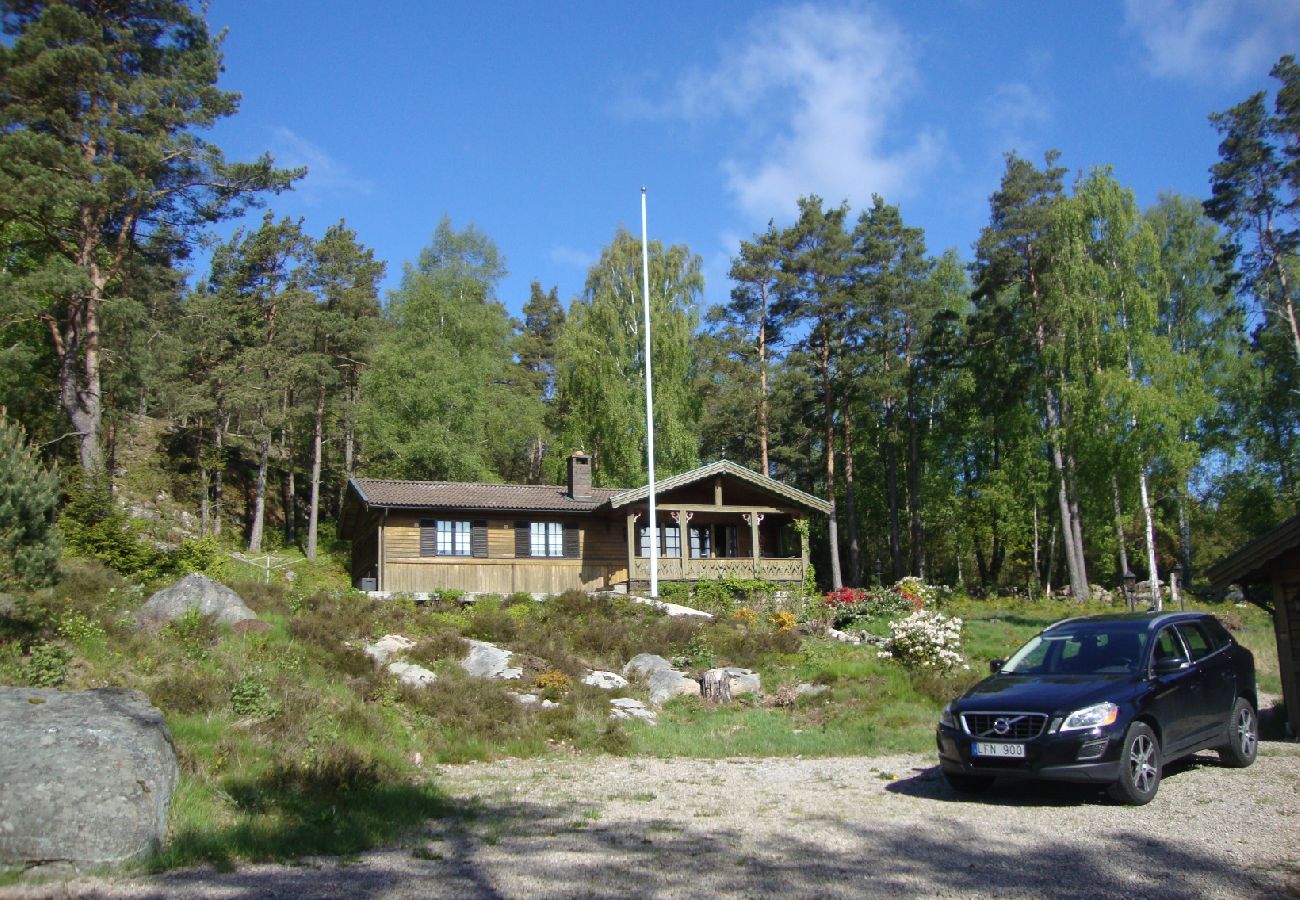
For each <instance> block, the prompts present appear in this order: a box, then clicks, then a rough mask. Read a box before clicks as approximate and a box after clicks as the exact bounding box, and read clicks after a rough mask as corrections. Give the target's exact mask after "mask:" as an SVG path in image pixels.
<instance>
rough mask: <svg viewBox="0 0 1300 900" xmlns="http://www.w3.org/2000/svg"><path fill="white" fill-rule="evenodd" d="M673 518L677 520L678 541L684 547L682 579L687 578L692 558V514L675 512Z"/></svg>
mask: <svg viewBox="0 0 1300 900" xmlns="http://www.w3.org/2000/svg"><path fill="white" fill-rule="evenodd" d="M673 518H674V519H676V520H677V529H678V534H679V537H678V540H679V541H680V542H681V546H682V555H681V563H682V578H686V577H687V573H686V568H687V563H688V562H689V561H690V558H691V531H690V524H691V514H690V513H689V512H681V511H674V512H673Z"/></svg>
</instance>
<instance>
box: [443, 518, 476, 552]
mask: <svg viewBox="0 0 1300 900" xmlns="http://www.w3.org/2000/svg"><path fill="white" fill-rule="evenodd" d="M437 553H438V555H439V556H469V555H470V552H469V522H462V521H455V520H451V519H439V520H438V525H437Z"/></svg>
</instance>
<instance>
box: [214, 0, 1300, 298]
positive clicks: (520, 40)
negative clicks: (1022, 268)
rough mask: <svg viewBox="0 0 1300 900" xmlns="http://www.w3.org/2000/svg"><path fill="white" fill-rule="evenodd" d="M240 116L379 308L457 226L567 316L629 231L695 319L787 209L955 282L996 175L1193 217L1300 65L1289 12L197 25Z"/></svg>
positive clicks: (528, 16) (231, 8) (1109, 5)
mask: <svg viewBox="0 0 1300 900" xmlns="http://www.w3.org/2000/svg"><path fill="white" fill-rule="evenodd" d="M208 20H209V23H210V24H211V25H212V26H213V28H214V29H221V28H226V29H228V35H227V38H226V41H225V45H224V50H225V63H226V74H225V76H224V77H223V80H222V85H223V87H225V88H227V89H230V90H236V91H239V92H240V93H241V94H242V95H243V102H242V108H241V111H240V113H239V114H238V115H237V116H235V117H234V118H232V119H229V120H227V121H225V122H223V123H221V124H220V125H219V126H218V127H217V128H216V129H214V130H213V132H212V133H211V134H210V135H208V136H209V137H211V138H212V139H213V140H215V141H216V142H217V144H218V145H219V146H221V147H223V149H225V151H226V153H227V155H228V156H229V157H231V158H247V157H251V156H254V155H256V154H258V153H261V152H263V151H266V150H269V151H270V152H271V153H272V154H273V155H274V156H275V157H276V159H277V161H278V162H280V163H282V164H284V165H307V166H308V167H309V168H310V174H309V175H308V176H307V178H306V179H305V180H304V181H303V182H301V183H300V185H299V186H298V188H297V189H296V190H295V191H294V192H293V193H292V194H287V195H283V196H281V197H278V198H273V199H272V201H271V204H270V206H271V208H272V209H274V210H275V212H276V213H277V214H285V215H293V216H302V217H303V218H304V219H305V222H306V227H307V229H308V231H310V232H311V233H313V234H317V235H319V234H320V233H322V232H323V231H324V229H325V228H326V227H327V226H328V225H330V224H332V223H334V222H336V221H338V220H339V219H340V218H345V219H346V220H347V222H348V224H349V225H350V226H351V227H353V228H354V229H355V230H356V231H357V232H358V235H359V237H360V239H361V240H362V241H363V242H364V243H365V244H367V245H368V246H370V247H372V248H374V250H375V252H376V255H377V256H378V257H379V258H381V259H384V260H385V261H387V263H388V278H387V280H386V282H385V287H386V288H393V287H396V285H397V284H398V282H399V280H400V275H401V271H402V267H403V265H404V264H405V263H406V262H407V261H410V260H413V259H415V257H416V255H417V254H418V253H419V251H420V250H421V248H423V247H424V246H426V245H427V244H428V242H429V239H430V237H431V235H432V233H433V230H434V228H435V226H436V225H437V224H438V221H439V220H440V219H441V218H442V216H443V215H444V214H446V215H449V216H450V217H451V219H452V222H453V224H454V225H456V226H457V227H463V226H465V225H467V224H469V223H474V224H475V225H476V226H478V227H479V228H480V229H481V230H483V231H484V232H486V233H487V234H488V235H490V236H491V237H492V238H493V239H494V240H495V241H496V243H497V245H498V246H499V247H500V248H501V250H502V252H503V253H504V254H505V256H506V259H507V262H508V266H509V270H510V274H509V276H508V277H507V278H506V280H505V281H504V282H503V283H502V285H501V287H500V290H499V296H500V298H501V299H502V300H503V301H504V302H505V303H506V305H507V307H508V308H510V309H511V310H512V311H513V312H516V313H517V312H518V310H519V308H520V307H521V306H522V304H523V302H524V301H525V300H526V298H527V296H528V285H529V282H531V281H532V280H534V279H536V280H539V281H541V282H542V284H543V285H544V286H545V287H546V288H550V287H551V286H553V285H554V286H558V288H559V293H560V297H561V299H562V300H564V301H565V302H566V304H567V302H568V301H569V300H570V299H571V298H572V297H573V296H575V295H577V294H578V293H580V292H581V290H582V285H583V281H584V278H585V275H586V269H587V266H588V265H590V264H591V262H592V261H594V260H595V258H596V257H597V256H598V255H599V253H600V250H601V247H602V246H604V245H605V244H606V243H607V242H608V241H609V239H610V238H611V236H612V235H613V234H614V232H615V230H616V228H617V227H618V226H619V225H624V226H626V227H627V228H628V229H629V230H631V231H632V232H633V233H638V234H639V231H640V188H641V186H642V185H645V186H646V187H647V189H648V196H649V211H650V212H649V219H650V236H651V237H652V238H656V239H660V240H663V241H665V242H670V243H685V244H687V245H688V246H689V247H690V248H691V249H692V250H693V251H695V252H696V253H698V254H699V255H700V256H701V257H702V258H703V260H704V269H705V275H706V279H707V287H706V293H705V299H706V301H708V302H720V301H721V300H723V299H725V298H726V296H727V292H728V291H729V288H730V286H729V284H728V283H727V279H726V271H727V268H728V265H729V260H730V257H731V256H732V254H733V253H734V252H735V249H736V246H737V242H738V241H739V240H740V239H741V238H747V237H749V236H750V235H751V234H753V233H754V232H755V231H759V230H762V229H763V228H764V227H765V226H766V223H767V221H768V220H769V219H775V220H776V221H777V223H778V224H785V223H788V222H789V221H790V220H791V217H792V216H793V213H794V210H795V204H796V200H797V198H798V197H799V196H800V195H803V194H809V193H817V194H820V195H821V196H822V197H824V198H825V199H826V200H827V201H828V202H830V203H839V202H840V201H842V200H848V201H849V204H850V205H851V206H852V207H853V209H854V216H855V217H856V213H857V210H859V209H861V208H862V207H863V206H864V205H866V204H868V203H869V202H870V198H871V195H872V193H873V192H874V193H879V194H881V195H882V196H883V197H884V198H885V199H886V200H887V201H888V202H891V203H896V204H898V205H899V206H900V207H901V208H902V212H903V216H904V218H905V219H906V220H907V221H908V222H909V224H914V225H920V226H922V227H924V228H925V230H926V234H927V241H928V244H929V246H930V249H931V251H932V252H934V253H936V254H937V253H938V252H940V251H941V250H943V249H944V248H945V247H949V246H951V247H956V248H957V250H958V252H959V253H960V254H961V255H962V256H963V257H964V258H968V257H969V256H970V245H971V243H972V242H973V241H974V240H975V239H976V237H977V236H978V233H979V229H980V228H981V226H982V225H983V224H984V223H985V221H986V219H987V212H988V207H987V200H988V195H989V194H990V193H991V192H992V191H993V190H994V189H995V188H996V187H997V183H998V178H999V176H1000V174H1001V171H1002V166H1003V160H1002V155H1003V153H1004V152H1006V151H1008V150H1012V149H1015V150H1017V151H1018V152H1020V153H1021V155H1028V156H1031V157H1033V158H1035V159H1038V158H1041V155H1042V153H1043V151H1045V150H1047V149H1049V148H1057V149H1059V150H1061V152H1062V157H1061V162H1062V164H1063V165H1066V166H1067V167H1069V168H1070V169H1071V170H1072V171H1082V170H1084V169H1087V168H1091V167H1093V166H1096V165H1103V164H1108V165H1111V166H1113V167H1114V169H1115V173H1116V175H1117V177H1118V178H1119V179H1120V181H1122V182H1123V183H1125V184H1127V185H1129V186H1130V187H1132V188H1133V190H1134V191H1135V192H1136V193H1137V196H1138V200H1139V203H1141V204H1142V205H1143V206H1146V205H1149V204H1150V203H1152V202H1154V201H1155V199H1156V198H1157V196H1158V195H1159V194H1160V193H1161V192H1163V191H1174V192H1178V193H1183V194H1187V195H1190V196H1194V197H1198V198H1202V197H1204V196H1205V195H1206V194H1207V192H1208V171H1207V170H1208V168H1209V166H1210V165H1211V164H1213V162H1214V161H1215V159H1216V148H1217V145H1218V137H1217V135H1216V134H1215V132H1214V131H1213V129H1212V128H1211V127H1210V125H1209V123H1208V121H1207V116H1208V114H1209V113H1211V112H1213V111H1217V110H1222V109H1225V108H1227V107H1228V106H1231V105H1233V104H1235V103H1237V102H1238V101H1240V100H1242V99H1244V98H1245V97H1247V96H1248V95H1249V94H1251V93H1253V92H1254V91H1257V90H1262V89H1265V88H1270V87H1271V79H1270V78H1268V70H1269V69H1270V68H1271V66H1272V64H1273V63H1274V62H1275V61H1276V60H1277V58H1278V57H1279V56H1280V55H1281V54H1282V53H1286V52H1300V3H1296V2H1294V0H1126V2H1125V0H1093V2H1088V3H1065V2H1044V0H1040V2H995V0H950V2H943V3H941V2H937V0H936V2H923V0H914V2H876V3H849V4H844V3H833V4H832V3H812V4H791V3H733V2H691V3H648V4H639V5H635V6H634V5H632V4H626V3H610V2H603V3H571V4H569V3H566V4H561V3H538V2H517V3H504V2H503V3H482V4H479V3H465V4H451V3H447V2H437V3H430V2H416V0H409V2H408V0H385V2H382V3H376V4H362V5H360V6H358V5H357V4H356V3H354V2H350V3H343V2H338V0H310V2H308V0H263V2H252V0H212V2H211V5H210V7H209V11H208Z"/></svg>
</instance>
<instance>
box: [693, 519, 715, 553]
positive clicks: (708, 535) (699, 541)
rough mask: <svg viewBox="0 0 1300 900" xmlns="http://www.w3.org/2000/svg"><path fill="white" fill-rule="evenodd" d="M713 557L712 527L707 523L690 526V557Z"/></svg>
mask: <svg viewBox="0 0 1300 900" xmlns="http://www.w3.org/2000/svg"><path fill="white" fill-rule="evenodd" d="M712 558H713V529H712V528H710V527H709V526H708V525H697V526H694V527H692V528H691V559H712Z"/></svg>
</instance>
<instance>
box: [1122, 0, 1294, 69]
mask: <svg viewBox="0 0 1300 900" xmlns="http://www.w3.org/2000/svg"><path fill="white" fill-rule="evenodd" d="M1124 23H1125V25H1126V26H1127V27H1128V29H1129V30H1130V31H1132V32H1134V33H1136V34H1137V36H1138V38H1139V39H1140V40H1141V41H1142V44H1143V46H1144V47H1145V49H1146V51H1147V53H1148V57H1147V60H1146V64H1147V67H1148V68H1149V69H1150V70H1151V71H1152V72H1153V73H1155V74H1156V75H1159V76H1161V77H1164V78H1185V79H1188V80H1191V81H1198V82H1216V81H1225V80H1226V81H1241V80H1243V79H1245V78H1251V77H1255V78H1258V77H1260V76H1263V75H1264V74H1266V73H1267V72H1268V70H1269V69H1271V68H1272V67H1273V63H1275V62H1277V59H1278V57H1279V56H1281V55H1282V54H1283V53H1290V52H1295V50H1296V48H1297V45H1300V3H1297V2H1296V0H1125V3H1124Z"/></svg>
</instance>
